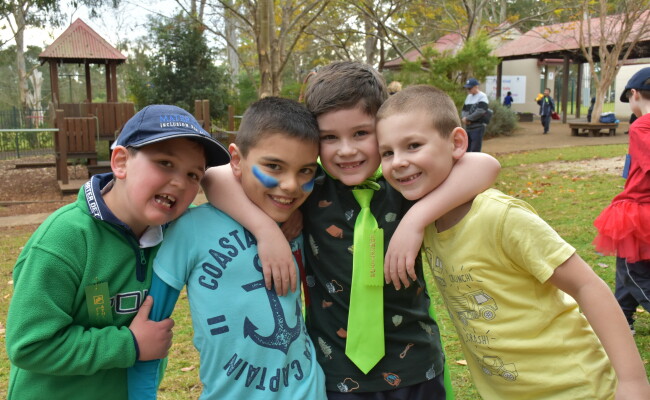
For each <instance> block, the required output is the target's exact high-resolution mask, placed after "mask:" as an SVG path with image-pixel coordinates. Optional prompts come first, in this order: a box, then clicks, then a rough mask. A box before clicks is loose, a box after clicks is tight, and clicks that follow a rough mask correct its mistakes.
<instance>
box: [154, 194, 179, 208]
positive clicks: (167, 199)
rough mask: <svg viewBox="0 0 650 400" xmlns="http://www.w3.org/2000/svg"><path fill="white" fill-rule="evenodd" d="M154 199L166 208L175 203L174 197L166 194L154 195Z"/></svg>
mask: <svg viewBox="0 0 650 400" xmlns="http://www.w3.org/2000/svg"><path fill="white" fill-rule="evenodd" d="M154 200H155V202H156V203H158V204H160V205H163V206H165V207H167V208H172V206H173V205H174V204H175V203H176V198H175V197H174V196H170V195H168V194H158V195H156V197H155V198H154Z"/></svg>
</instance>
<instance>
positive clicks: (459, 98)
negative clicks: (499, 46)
mask: <svg viewBox="0 0 650 400" xmlns="http://www.w3.org/2000/svg"><path fill="white" fill-rule="evenodd" d="M491 51H492V48H491V47H490V44H489V43H488V38H487V36H485V35H483V34H479V35H476V36H474V37H472V38H470V39H469V40H468V41H467V42H466V43H465V45H464V46H463V48H462V49H460V50H459V51H458V52H457V53H456V54H450V53H448V52H444V53H439V52H438V51H436V50H435V49H434V48H432V47H427V48H425V49H423V54H422V58H421V59H420V60H418V61H415V62H408V61H405V63H404V66H403V68H402V70H401V71H400V72H398V73H396V74H395V79H396V80H398V81H400V82H402V84H403V85H405V86H408V85H412V84H420V83H424V84H429V85H433V86H435V87H437V88H439V89H442V90H444V91H445V92H447V94H448V95H449V96H451V98H452V99H453V100H454V103H455V104H456V106H457V107H458V109H460V108H461V107H462V105H463V103H464V101H465V97H466V96H467V92H466V90H465V89H464V88H463V82H464V81H465V79H466V78H467V77H469V76H471V77H474V78H477V79H478V80H479V81H481V82H484V81H485V77H486V76H487V75H488V74H489V73H491V72H492V71H494V68H496V66H497V64H498V62H499V59H498V58H496V57H493V56H491V55H490V52H491Z"/></svg>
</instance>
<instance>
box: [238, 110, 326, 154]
mask: <svg viewBox="0 0 650 400" xmlns="http://www.w3.org/2000/svg"><path fill="white" fill-rule="evenodd" d="M277 133H280V134H283V135H286V136H287V137H290V138H294V139H298V140H302V141H305V142H309V143H314V144H315V145H316V146H318V143H319V141H320V133H319V131H318V123H317V121H316V118H315V117H314V115H313V114H312V113H310V112H309V111H308V110H307V108H305V106H303V105H302V104H300V103H298V102H297V101H294V100H289V99H283V98H280V97H265V98H263V99H261V100H258V101H256V102H255V103H253V104H251V105H250V106H249V107H248V109H247V110H246V112H245V113H244V116H243V117H242V121H241V125H240V126H239V131H238V132H237V136H236V138H235V144H236V145H237V147H239V151H241V153H242V155H243V156H244V157H246V156H247V155H248V151H249V150H250V149H251V148H253V147H255V145H257V143H258V142H259V141H260V140H262V139H263V138H265V137H267V136H270V135H273V134H277Z"/></svg>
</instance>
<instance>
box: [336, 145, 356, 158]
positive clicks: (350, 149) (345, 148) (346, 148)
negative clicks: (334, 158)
mask: <svg viewBox="0 0 650 400" xmlns="http://www.w3.org/2000/svg"><path fill="white" fill-rule="evenodd" d="M356 152H357V148H356V147H355V146H354V145H353V144H352V143H350V142H348V141H342V142H341V146H340V147H339V149H338V154H339V155H344V156H347V155H352V154H355V153H356Z"/></svg>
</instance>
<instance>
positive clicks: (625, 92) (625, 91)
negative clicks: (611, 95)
mask: <svg viewBox="0 0 650 400" xmlns="http://www.w3.org/2000/svg"><path fill="white" fill-rule="evenodd" d="M629 90H630V89H625V90H623V93H621V97H620V98H619V100H621V102H622V103H629V102H630V99H628V98H627V92H628V91H629Z"/></svg>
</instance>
